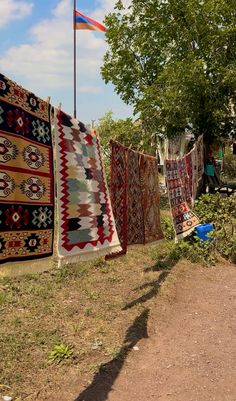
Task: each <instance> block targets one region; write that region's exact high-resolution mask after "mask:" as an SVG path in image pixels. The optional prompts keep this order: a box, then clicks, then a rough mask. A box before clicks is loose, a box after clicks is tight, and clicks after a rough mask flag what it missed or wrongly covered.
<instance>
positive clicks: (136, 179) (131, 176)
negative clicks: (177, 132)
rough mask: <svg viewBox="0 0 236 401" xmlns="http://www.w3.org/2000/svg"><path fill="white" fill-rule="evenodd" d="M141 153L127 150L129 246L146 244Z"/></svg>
mask: <svg viewBox="0 0 236 401" xmlns="http://www.w3.org/2000/svg"><path fill="white" fill-rule="evenodd" d="M139 159H140V153H139V152H135V151H133V150H132V149H127V207H126V210H127V214H128V216H127V219H128V224H127V244H128V245H132V244H144V242H145V238H144V214H143V197H142V186H141V181H140V168H139Z"/></svg>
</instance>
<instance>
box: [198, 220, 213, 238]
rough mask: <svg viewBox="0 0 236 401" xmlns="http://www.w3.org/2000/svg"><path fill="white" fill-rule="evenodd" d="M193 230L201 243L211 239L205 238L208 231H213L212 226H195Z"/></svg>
mask: <svg viewBox="0 0 236 401" xmlns="http://www.w3.org/2000/svg"><path fill="white" fill-rule="evenodd" d="M195 230H196V235H197V237H198V238H200V239H201V240H202V241H209V240H212V239H213V238H211V237H208V236H207V234H208V233H209V232H210V231H212V230H214V226H213V224H210V223H206V224H199V226H197V227H196V229H195Z"/></svg>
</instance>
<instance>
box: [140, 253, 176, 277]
mask: <svg viewBox="0 0 236 401" xmlns="http://www.w3.org/2000/svg"><path fill="white" fill-rule="evenodd" d="M179 259H180V257H179V255H177V254H175V252H174V251H172V252H171V253H170V254H168V255H166V256H165V257H164V258H161V259H160V260H158V261H157V263H156V264H155V265H154V266H151V267H147V268H146V269H145V270H144V271H145V273H148V272H151V271H152V272H156V271H161V270H171V269H172V268H173V267H174V266H175V265H176V263H177V262H178V261H179Z"/></svg>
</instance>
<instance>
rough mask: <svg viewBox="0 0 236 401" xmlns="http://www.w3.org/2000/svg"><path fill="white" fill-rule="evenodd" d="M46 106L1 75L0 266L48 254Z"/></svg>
mask: <svg viewBox="0 0 236 401" xmlns="http://www.w3.org/2000/svg"><path fill="white" fill-rule="evenodd" d="M53 186H54V183H53V158H52V138H51V124H50V105H49V104H48V103H47V102H45V101H43V100H41V99H40V98H38V97H37V96H35V95H34V94H33V93H31V92H29V91H27V90H26V89H24V88H22V87H21V86H19V85H18V84H17V83H15V82H13V81H11V80H10V79H8V78H7V77H5V76H4V75H2V74H0V263H2V262H6V261H22V260H27V259H35V258H42V257H45V256H49V255H51V254H52V250H53V225H54V194H53Z"/></svg>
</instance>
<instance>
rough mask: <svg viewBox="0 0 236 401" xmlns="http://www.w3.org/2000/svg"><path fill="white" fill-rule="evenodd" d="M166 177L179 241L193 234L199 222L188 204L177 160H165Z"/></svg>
mask: <svg viewBox="0 0 236 401" xmlns="http://www.w3.org/2000/svg"><path fill="white" fill-rule="evenodd" d="M165 175H166V183H167V190H168V196H169V201H170V207H171V213H172V219H173V225H174V229H175V233H176V240H179V239H182V238H184V237H186V236H188V235H189V234H191V232H192V231H193V230H194V228H195V227H196V226H197V225H198V224H199V220H198V218H197V216H196V215H195V214H194V213H193V212H192V211H191V210H190V209H189V207H188V204H187V202H186V199H185V196H184V190H183V186H182V181H181V178H180V174H179V169H178V163H177V161H176V160H165Z"/></svg>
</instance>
